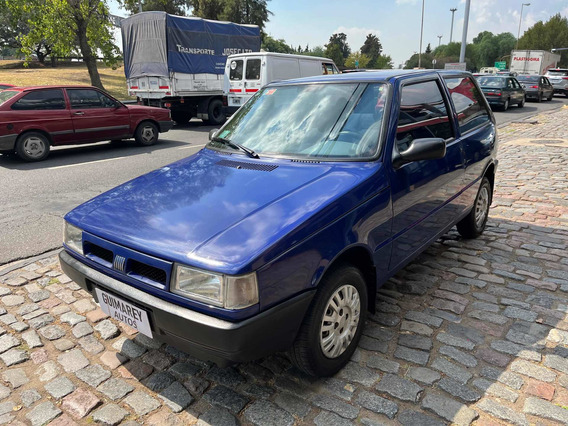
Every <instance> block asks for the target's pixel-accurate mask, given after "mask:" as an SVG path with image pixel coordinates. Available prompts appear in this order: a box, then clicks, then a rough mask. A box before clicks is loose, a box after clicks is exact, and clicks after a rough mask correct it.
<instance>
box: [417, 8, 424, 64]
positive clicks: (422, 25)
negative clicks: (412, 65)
mask: <svg viewBox="0 0 568 426" xmlns="http://www.w3.org/2000/svg"><path fill="white" fill-rule="evenodd" d="M423 33H424V0H422V20H421V21H420V51H419V52H418V68H420V67H421V65H422V34H423Z"/></svg>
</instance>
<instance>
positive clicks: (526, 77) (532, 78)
mask: <svg viewBox="0 0 568 426" xmlns="http://www.w3.org/2000/svg"><path fill="white" fill-rule="evenodd" d="M539 79H540V77H539V76H538V75H520V76H518V77H517V80H519V81H525V82H527V83H538V80H539Z"/></svg>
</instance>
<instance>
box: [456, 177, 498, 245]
mask: <svg viewBox="0 0 568 426" xmlns="http://www.w3.org/2000/svg"><path fill="white" fill-rule="evenodd" d="M492 198H493V193H492V190H491V183H490V182H489V179H487V178H486V177H484V178H483V179H482V180H481V186H480V187H479V191H477V196H476V197H475V201H474V203H473V208H472V209H471V212H469V214H468V215H467V216H466V217H464V218H463V219H462V220H461V221H459V222H458V224H457V228H458V232H459V233H460V235H461V236H462V237H464V238H477V237H479V236H480V235H481V234H482V233H483V231H484V230H485V225H486V224H487V219H488V217H489V207H490V206H491V200H492Z"/></svg>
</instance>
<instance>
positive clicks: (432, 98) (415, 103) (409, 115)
mask: <svg viewBox="0 0 568 426" xmlns="http://www.w3.org/2000/svg"><path fill="white" fill-rule="evenodd" d="M451 137H453V134H452V127H451V124H450V119H449V117H448V109H447V107H446V103H445V101H444V98H443V97H442V93H441V92H440V88H439V87H438V84H437V83H436V82H435V81H425V82H423V83H415V84H409V85H406V86H404V87H403V88H402V99H401V103H400V113H399V116H398V127H397V130H396V144H397V147H398V150H399V152H402V151H405V150H406V149H407V148H408V147H409V146H410V144H411V142H412V141H413V140H414V139H422V138H442V139H449V138H451Z"/></svg>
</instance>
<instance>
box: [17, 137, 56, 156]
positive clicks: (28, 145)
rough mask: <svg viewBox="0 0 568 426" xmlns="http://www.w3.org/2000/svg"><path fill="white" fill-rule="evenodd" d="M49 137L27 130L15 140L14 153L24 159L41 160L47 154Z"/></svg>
mask: <svg viewBox="0 0 568 426" xmlns="http://www.w3.org/2000/svg"><path fill="white" fill-rule="evenodd" d="M49 148H50V146H49V139H48V138H47V136H45V135H44V134H43V133H39V132H27V133H24V134H22V135H20V136H19V137H18V140H17V141H16V154H18V157H20V158H21V159H22V160H24V161H42V160H45V159H46V158H47V156H48V155H49Z"/></svg>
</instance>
